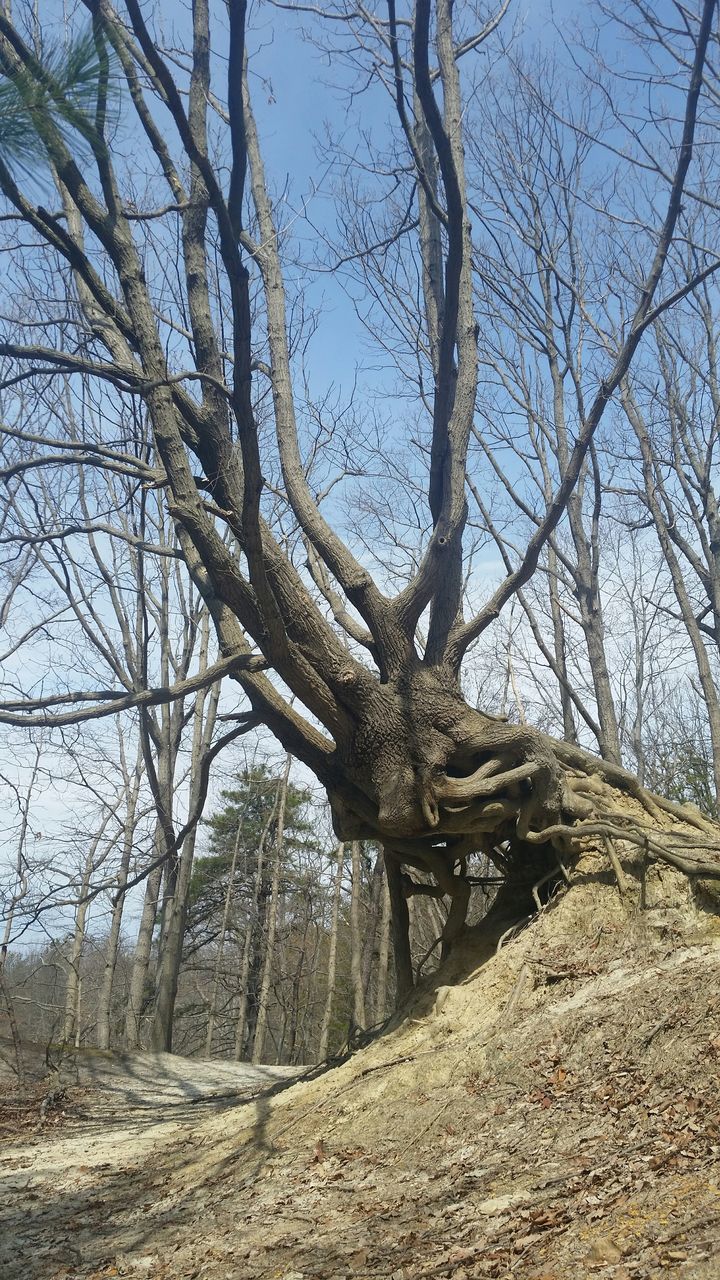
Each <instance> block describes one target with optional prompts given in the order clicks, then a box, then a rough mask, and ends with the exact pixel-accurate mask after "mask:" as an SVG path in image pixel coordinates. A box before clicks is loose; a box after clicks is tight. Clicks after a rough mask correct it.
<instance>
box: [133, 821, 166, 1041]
mask: <svg viewBox="0 0 720 1280" xmlns="http://www.w3.org/2000/svg"><path fill="white" fill-rule="evenodd" d="M158 828H159V823H158ZM161 838H162V837H161V832H160V831H159V829H156V844H155V848H156V849H158V847H159V846H158V843H157V842H158V841H160V840H161ZM161 879H162V867H156V868H155V870H154V871H151V873H150V875H149V876H148V878H147V880H146V882H145V899H144V902H143V909H142V915H141V917H140V925H139V928H138V934H137V941H136V943H135V954H134V956H133V966H132V973H131V975H130V991H129V994H128V1007H127V1014H126V1016H125V1043H126V1044H127V1047H128V1049H139V1048H140V1045H141V1040H142V1035H141V1022H142V1013H143V1008H144V1003H145V988H146V983H147V980H148V973H149V968H150V956H151V954H152V940H153V932H154V929H155V920H156V918H157V908H158V898H159V897H160V881H161Z"/></svg>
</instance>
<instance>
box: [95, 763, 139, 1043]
mask: <svg viewBox="0 0 720 1280" xmlns="http://www.w3.org/2000/svg"><path fill="white" fill-rule="evenodd" d="M140 763H141V761H139V762H138V764H137V765H136V768H135V773H134V776H133V779H132V784H131V785H127V786H126V795H127V807H126V811H125V823H124V831H123V850H122V857H121V859H120V866H119V868H118V874H117V902H116V903H115V905H114V907H113V912H112V919H111V921H110V932H109V933H108V940H107V947H106V949H105V965H104V969H103V976H102V983H101V985H100V992H99V995H98V1010H97V1031H96V1040H97V1046H98V1048H99V1049H109V1048H110V1011H111V1008H112V991H113V982H114V981H115V970H116V968H117V958H118V951H119V948H120V930H121V927H122V918H123V909H124V906H125V895H124V893H123V889H124V888H125V885H126V883H127V878H128V872H129V870H130V859H131V857H132V851H133V841H134V838H135V822H136V815H137V802H138V796H139V794H140V776H141V774H140ZM127 783H128V784H130V779H129V778H128V779H127Z"/></svg>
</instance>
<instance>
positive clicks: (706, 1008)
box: [0, 859, 720, 1280]
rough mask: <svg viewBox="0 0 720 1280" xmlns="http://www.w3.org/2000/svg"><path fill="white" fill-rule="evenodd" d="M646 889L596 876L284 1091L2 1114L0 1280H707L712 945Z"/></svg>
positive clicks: (223, 1070) (715, 983)
mask: <svg viewBox="0 0 720 1280" xmlns="http://www.w3.org/2000/svg"><path fill="white" fill-rule="evenodd" d="M650 888H651V889H652V893H650V894H649V904H648V909H647V910H645V911H643V912H641V913H638V912H637V910H636V908H635V907H634V906H633V905H632V904H630V903H629V902H627V903H626V902H623V901H622V900H621V899H620V898H619V896H618V893H617V891H616V889H615V888H614V887H613V886H611V885H610V884H609V883H606V882H605V879H604V873H603V872H602V870H601V868H600V867H599V866H594V865H593V863H592V860H590V859H589V860H586V863H585V866H584V869H583V871H582V874H581V875H580V876H579V877H578V879H577V881H576V884H575V886H574V887H573V889H572V890H571V891H570V892H569V893H567V894H566V895H564V897H562V898H561V899H560V900H558V901H557V902H556V903H555V904H554V905H553V906H552V907H551V908H550V909H549V910H546V911H545V912H544V913H543V915H542V916H541V917H540V918H539V919H537V920H536V921H535V922H533V923H532V924H531V925H530V926H529V927H528V928H527V929H525V930H524V932H522V933H521V934H520V935H519V936H518V937H517V938H516V939H515V940H513V941H511V942H510V943H508V945H506V946H505V947H504V948H503V950H502V951H501V952H500V953H499V954H498V955H497V956H495V957H494V958H493V959H492V960H491V961H490V962H489V963H487V964H486V965H484V966H483V967H481V968H475V969H473V966H472V955H471V954H467V955H465V956H464V957H458V958H457V959H456V961H455V966H456V968H455V972H454V973H451V974H445V975H443V976H444V977H445V979H446V980H445V982H443V983H442V985H438V983H437V982H436V984H435V986H434V987H430V986H429V987H428V988H427V989H426V990H425V991H424V992H423V993H421V994H420V996H419V997H418V999H417V1000H416V1001H415V1003H414V1005H413V1007H412V1009H411V1010H409V1011H408V1015H407V1016H406V1017H405V1018H404V1019H403V1020H402V1021H400V1022H399V1023H398V1025H397V1026H396V1027H395V1029H394V1030H393V1031H391V1032H390V1033H389V1034H387V1035H386V1036H384V1037H383V1038H382V1039H381V1040H378V1041H376V1042H374V1043H373V1044H371V1045H370V1046H369V1047H368V1048H367V1049H365V1050H363V1051H362V1052H360V1053H357V1054H355V1055H354V1056H353V1058H352V1059H350V1060H349V1061H348V1062H346V1063H345V1064H344V1065H342V1066H341V1067H338V1068H336V1069H335V1070H333V1071H329V1072H326V1073H325V1074H323V1075H320V1076H318V1077H317V1078H315V1079H310V1080H304V1081H302V1082H300V1083H297V1084H293V1085H291V1086H290V1087H286V1088H283V1089H282V1091H280V1092H276V1093H274V1094H270V1093H269V1092H268V1089H269V1088H271V1087H272V1085H273V1084H275V1081H274V1080H271V1079H270V1075H268V1076H266V1077H265V1078H264V1079H263V1081H262V1088H263V1091H262V1092H260V1093H257V1094H256V1095H255V1096H254V1097H249V1096H248V1094H247V1093H246V1092H243V1091H245V1090H247V1089H253V1088H257V1085H258V1080H257V1078H254V1079H252V1080H246V1081H240V1080H238V1078H237V1077H236V1076H234V1074H233V1073H234V1072H235V1071H236V1070H237V1069H236V1068H234V1067H228V1066H225V1065H223V1064H207V1063H195V1062H184V1061H183V1060H179V1059H175V1058H167V1057H164V1056H163V1057H161V1058H159V1059H153V1058H150V1057H140V1058H133V1057H124V1058H119V1059H114V1060H109V1059H102V1061H101V1060H97V1061H96V1062H94V1063H93V1064H92V1065H91V1067H90V1068H89V1069H88V1072H87V1073H83V1072H81V1074H80V1081H79V1083H78V1084H77V1085H73V1086H71V1087H70V1088H69V1089H68V1093H67V1095H66V1097H65V1098H64V1099H62V1100H60V1101H59V1103H58V1107H57V1108H56V1109H55V1110H48V1111H47V1115H46V1116H45V1119H44V1121H43V1122H42V1123H40V1121H39V1119H38V1116H37V1109H36V1110H35V1112H34V1114H33V1115H32V1117H31V1118H30V1119H29V1120H26V1121H23V1122H22V1123H23V1124H25V1128H24V1130H23V1129H22V1127H21V1121H20V1119H19V1118H17V1119H16V1120H13V1118H12V1117H10V1122H9V1125H8V1126H7V1127H9V1128H10V1129H12V1128H13V1125H14V1126H15V1130H16V1132H15V1133H14V1134H13V1133H11V1134H10V1135H9V1136H7V1137H6V1139H5V1142H4V1144H3V1149H2V1159H0V1173H1V1175H2V1179H3V1197H2V1209H1V1210H0V1276H2V1277H3V1280H5V1277H7V1280H16V1278H17V1280H20V1278H21V1277H22V1278H23V1280H90V1278H91V1277H92V1278H93V1280H99V1278H100V1277H110V1276H118V1275H119V1276H147V1277H150V1280H196V1278H200V1277H203V1278H207V1280H271V1278H272V1280H311V1278H312V1280H356V1278H363V1280H365V1278H368V1280H369V1278H370V1277H372V1278H373V1280H381V1278H382V1280H389V1278H391V1280H420V1277H448V1278H450V1277H451V1278H452V1280H473V1278H475V1277H485V1276H489V1277H497V1278H501V1280H511V1278H512V1280H515V1277H521V1278H525V1280H582V1278H583V1277H591V1276H599V1277H602V1280H650V1278H652V1280H655V1278H656V1277H661V1276H666V1275H667V1276H672V1277H677V1278H678V1280H718V1277H719V1276H720V1261H719V1259H720V1088H719V1086H720V982H719V980H720V935H719V934H718V926H717V920H716V919H715V918H714V917H712V916H710V915H708V916H706V917H705V916H703V913H702V912H698V910H697V909H696V908H695V907H693V906H692V904H691V903H690V899H689V895H688V896H687V900H686V901H685V903H684V905H683V903H682V901H680V905H678V902H679V898H678V883H677V881H676V880H673V877H672V876H668V875H667V873H663V874H659V875H656V876H655V880H654V882H653V883H652V885H651V886H650ZM460 974H464V976H463V977H462V980H461V981H459V982H455V981H453V984H452V985H451V984H450V983H449V982H448V981H447V979H448V978H452V979H453V980H455V979H457V978H458V977H459V976H460ZM270 1074H271V1073H270ZM276 1087H277V1086H276ZM7 1127H6V1132H7Z"/></svg>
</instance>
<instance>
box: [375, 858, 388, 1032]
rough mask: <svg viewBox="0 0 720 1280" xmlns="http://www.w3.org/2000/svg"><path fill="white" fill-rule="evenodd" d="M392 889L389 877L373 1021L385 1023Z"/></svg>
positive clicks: (381, 921) (383, 913) (384, 896)
mask: <svg viewBox="0 0 720 1280" xmlns="http://www.w3.org/2000/svg"><path fill="white" fill-rule="evenodd" d="M390 918H391V912H390V887H389V885H388V878H387V875H385V876H384V878H383V899H382V917H381V920H380V952H379V955H378V971H377V983H376V986H375V1005H374V1011H373V1021H374V1022H375V1023H376V1024H377V1023H378V1022H383V1021H384V1019H385V1017H386V1014H387V980H388V966H389V963H390Z"/></svg>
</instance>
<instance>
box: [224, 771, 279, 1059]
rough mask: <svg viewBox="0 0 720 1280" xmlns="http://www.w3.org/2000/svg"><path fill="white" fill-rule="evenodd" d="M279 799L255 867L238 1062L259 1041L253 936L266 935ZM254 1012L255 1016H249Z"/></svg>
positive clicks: (242, 982) (245, 944)
mask: <svg viewBox="0 0 720 1280" xmlns="http://www.w3.org/2000/svg"><path fill="white" fill-rule="evenodd" d="M278 799H279V791H278V793H277V794H276V796H275V802H274V804H273V807H272V809H271V811H270V813H269V814H268V818H267V821H266V823H265V826H264V827H263V829H262V831H261V833H260V839H259V841H258V848H257V864H256V868H255V880H254V884H253V896H252V902H251V904H250V909H249V915H248V923H247V928H246V930H245V938H244V941H243V954H242V962H241V966H240V1008H239V1010H238V1018H237V1026H236V1029H235V1050H234V1053H233V1057H234V1059H235V1061H236V1062H240V1061H241V1060H242V1057H243V1052H244V1051H245V1045H246V1041H247V1055H248V1057H251V1056H252V1050H253V1045H254V1042H255V1028H256V1026H257V1000H255V1002H254V1006H253V1008H252V1010H251V1008H250V996H251V988H252V989H253V990H254V987H253V984H251V974H252V970H253V960H254V957H253V938H255V937H257V935H258V934H260V935H262V933H263V932H264V929H265V915H266V912H265V908H264V905H262V904H263V903H264V899H263V895H262V889H263V878H264V866H265V842H266V840H267V837H268V832H269V831H270V828H271V826H272V824H273V822H274V820H275V814H276V812H277V806H278ZM249 1015H251V1016H249Z"/></svg>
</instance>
